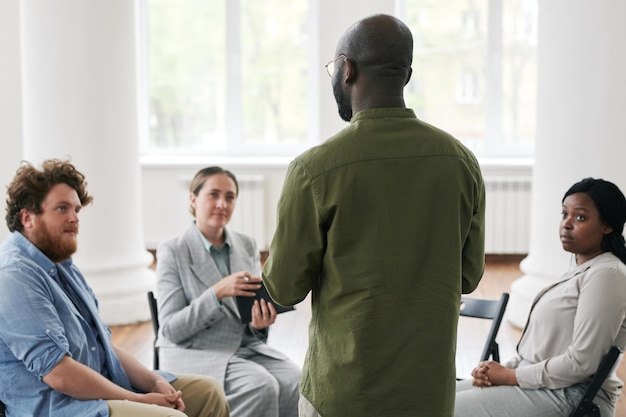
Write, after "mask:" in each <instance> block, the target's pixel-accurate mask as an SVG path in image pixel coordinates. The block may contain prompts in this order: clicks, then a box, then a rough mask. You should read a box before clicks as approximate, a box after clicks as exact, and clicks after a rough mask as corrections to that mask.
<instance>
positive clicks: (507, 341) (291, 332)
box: [111, 257, 626, 417]
mask: <svg viewBox="0 0 626 417" xmlns="http://www.w3.org/2000/svg"><path fill="white" fill-rule="evenodd" d="M520 259H521V258H520ZM520 259H518V258H515V257H513V258H510V257H507V258H500V257H496V258H488V261H489V262H488V263H487V269H486V271H485V275H484V277H483V279H482V281H481V283H480V285H479V286H478V289H477V290H476V291H475V292H474V293H473V294H472V295H475V296H477V297H483V298H494V299H495V298H499V297H500V294H501V293H502V292H505V291H506V292H508V291H509V290H510V285H511V282H513V281H514V280H515V279H517V278H519V277H520V276H522V273H521V271H520V270H519V260H520ZM146 302H147V301H146ZM310 317H311V309H310V302H309V300H308V299H306V300H304V301H303V302H302V303H300V304H299V305H297V306H296V310H295V311H292V312H288V313H284V314H281V315H279V316H278V318H277V320H276V323H275V324H274V325H273V326H272V331H271V332H270V337H269V340H268V344H270V345H272V346H274V347H276V348H277V349H280V350H281V351H283V352H284V353H285V354H287V355H288V356H289V357H290V358H291V359H292V360H294V361H295V362H296V363H298V364H299V365H302V363H303V361H304V355H305V353H306V348H307V342H308V336H307V333H308V323H309V319H310ZM111 330H112V332H113V342H114V343H115V344H116V345H117V346H120V347H123V348H125V349H126V350H128V351H130V352H131V353H133V354H134V355H135V356H136V357H137V358H138V359H139V360H140V361H141V362H142V363H143V364H144V365H145V366H147V367H150V368H151V367H152V341H153V338H154V333H153V331H152V325H151V324H150V323H149V322H146V323H140V324H137V325H128V326H113V327H112V328H111ZM487 330H488V323H482V321H480V320H475V319H464V318H461V320H460V323H459V335H458V348H457V352H458V354H457V375H458V376H459V377H463V378H467V377H468V376H469V373H470V371H471V369H472V368H473V367H474V366H475V365H476V360H477V359H478V358H479V357H480V354H481V351H482V347H483V344H484V341H485V339H484V338H485V335H486V333H487ZM520 333H521V332H520V330H519V329H518V328H515V327H513V326H512V325H511V324H509V323H508V322H507V321H506V315H505V320H504V322H503V323H502V326H501V328H500V332H499V333H498V344H499V345H500V357H501V359H502V360H505V359H507V358H509V357H510V356H512V355H513V354H514V352H515V346H516V344H517V341H518V339H519V336H520ZM625 363H626V361H622V363H621V364H620V366H619V368H618V375H619V377H620V379H622V380H625V379H626V364H625ZM615 417H626V400H624V399H623V398H622V399H621V400H620V402H619V403H618V405H617V411H616V414H615Z"/></svg>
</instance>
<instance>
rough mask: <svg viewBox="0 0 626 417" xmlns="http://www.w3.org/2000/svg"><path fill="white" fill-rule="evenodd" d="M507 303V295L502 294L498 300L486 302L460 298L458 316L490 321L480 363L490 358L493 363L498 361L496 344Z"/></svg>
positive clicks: (498, 353)
mask: <svg viewBox="0 0 626 417" xmlns="http://www.w3.org/2000/svg"><path fill="white" fill-rule="evenodd" d="M508 302H509V294H508V293H506V292H505V293H502V296H501V297H500V299H499V300H487V299H482V298H471V297H466V296H463V297H461V310H460V313H459V314H460V315H461V316H463V317H473V318H478V319H488V320H491V328H490V329H489V333H488V334H487V341H486V342H485V347H484V348H483V353H482V355H481V357H480V360H481V361H486V360H488V359H489V357H492V358H493V360H494V361H497V362H499V361H500V350H499V349H498V343H497V342H496V336H497V335H498V330H500V324H501V323H502V318H503V317H504V311H505V310H506V305H507V303H508Z"/></svg>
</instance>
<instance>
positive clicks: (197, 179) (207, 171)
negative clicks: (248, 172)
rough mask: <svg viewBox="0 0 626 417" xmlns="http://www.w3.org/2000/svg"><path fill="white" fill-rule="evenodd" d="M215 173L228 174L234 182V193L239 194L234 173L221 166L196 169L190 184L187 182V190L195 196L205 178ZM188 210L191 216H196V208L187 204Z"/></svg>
mask: <svg viewBox="0 0 626 417" xmlns="http://www.w3.org/2000/svg"><path fill="white" fill-rule="evenodd" d="M215 174H224V175H228V177H229V178H230V179H231V180H233V182H234V183H235V190H236V195H237V196H238V195H239V183H238V182H237V178H236V177H235V174H233V173H232V172H230V171H229V170H227V169H224V168H222V167H206V168H202V169H201V170H200V171H198V172H197V173H196V175H194V177H193V179H192V180H191V184H189V192H192V193H193V194H194V195H196V196H197V195H198V193H199V192H200V190H201V189H202V186H203V185H204V182H205V181H206V179H207V178H209V177H210V176H213V175H215ZM189 212H190V213H191V215H192V216H193V217H196V210H195V209H194V208H193V207H192V206H191V205H189Z"/></svg>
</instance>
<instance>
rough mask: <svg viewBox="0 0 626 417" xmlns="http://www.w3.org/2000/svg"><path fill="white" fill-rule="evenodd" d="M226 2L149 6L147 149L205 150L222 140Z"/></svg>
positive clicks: (157, 0)
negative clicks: (148, 127)
mask: <svg viewBox="0 0 626 417" xmlns="http://www.w3.org/2000/svg"><path fill="white" fill-rule="evenodd" d="M225 4H226V3H225V2H222V1H184V2H182V1H178V0H150V1H149V2H148V8H147V10H148V74H149V75H148V94H149V97H150V98H149V102H150V105H149V112H150V114H149V124H150V139H149V147H150V148H188V149H201V148H204V149H207V148H208V147H209V142H210V141H212V140H216V141H219V140H220V138H225V136H226V122H225V114H224V102H225V85H224V84H225V83H224V78H225V67H226V63H225V59H226V53H225V45H226V39H225V35H226V33H225V20H226V11H225Z"/></svg>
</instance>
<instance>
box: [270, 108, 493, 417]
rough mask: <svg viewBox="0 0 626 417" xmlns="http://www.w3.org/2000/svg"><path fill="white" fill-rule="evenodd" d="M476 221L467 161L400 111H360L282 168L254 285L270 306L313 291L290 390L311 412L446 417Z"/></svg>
mask: <svg viewBox="0 0 626 417" xmlns="http://www.w3.org/2000/svg"><path fill="white" fill-rule="evenodd" d="M484 219H485V190H484V183H483V179H482V176H481V172H480V168H479V165H478V163H477V161H476V159H475V157H474V156H473V154H472V153H471V152H470V151H469V150H468V149H467V148H466V147H464V146H463V145H462V144H461V143H460V142H459V141H457V140H456V139H454V138H453V137H451V136H450V135H448V134H447V133H445V132H443V131H441V130H439V129H437V128H435V127H433V126H431V125H429V124H427V123H424V122H422V121H420V120H419V119H417V118H416V116H415V114H414V112H413V111H412V110H410V109H403V108H390V109H374V110H366V111H361V112H359V113H358V114H356V115H355V116H354V117H353V119H352V121H351V122H350V125H349V126H348V127H346V128H345V129H343V130H342V131H340V132H339V133H338V134H337V135H335V136H334V137H332V138H330V139H329V140H328V141H326V142H325V143H324V144H322V145H320V146H317V147H314V148H312V149H310V150H309V151H307V152H305V153H304V154H302V155H300V156H299V157H297V158H296V159H295V160H294V161H293V162H292V163H291V165H290V167H289V169H288V172H287V176H286V179H285V183H284V188H283V191H282V195H281V198H280V200H279V203H278V223H277V229H276V232H275V235H274V239H273V241H272V244H271V248H270V256H269V258H268V260H267V263H266V265H265V268H264V274H263V278H264V281H265V284H266V286H267V287H268V290H269V292H270V294H271V295H272V298H274V299H275V300H276V301H277V302H278V303H279V304H283V305H292V304H295V303H298V302H299V301H301V300H302V299H304V298H305V297H306V295H307V294H308V293H309V292H310V291H312V319H311V323H310V329H309V349H308V352H307V355H306V359H305V364H304V370H303V375H302V383H301V391H302V394H303V395H304V396H305V397H306V398H307V399H308V400H309V401H310V402H311V403H312V404H313V406H314V407H315V408H316V409H317V410H318V411H319V412H320V413H321V415H323V416H324V417H350V416H358V417H364V416H375V417H390V416H393V417H416V416H420V417H426V416H437V417H442V416H452V415H453V411H454V387H455V364H454V356H455V346H456V328H457V321H458V313H459V305H460V303H459V300H460V295H461V293H469V292H471V291H473V290H474V289H475V288H476V286H477V285H478V282H479V281H480V278H481V277H482V273H483V269H484V227H485V226H484Z"/></svg>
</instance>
